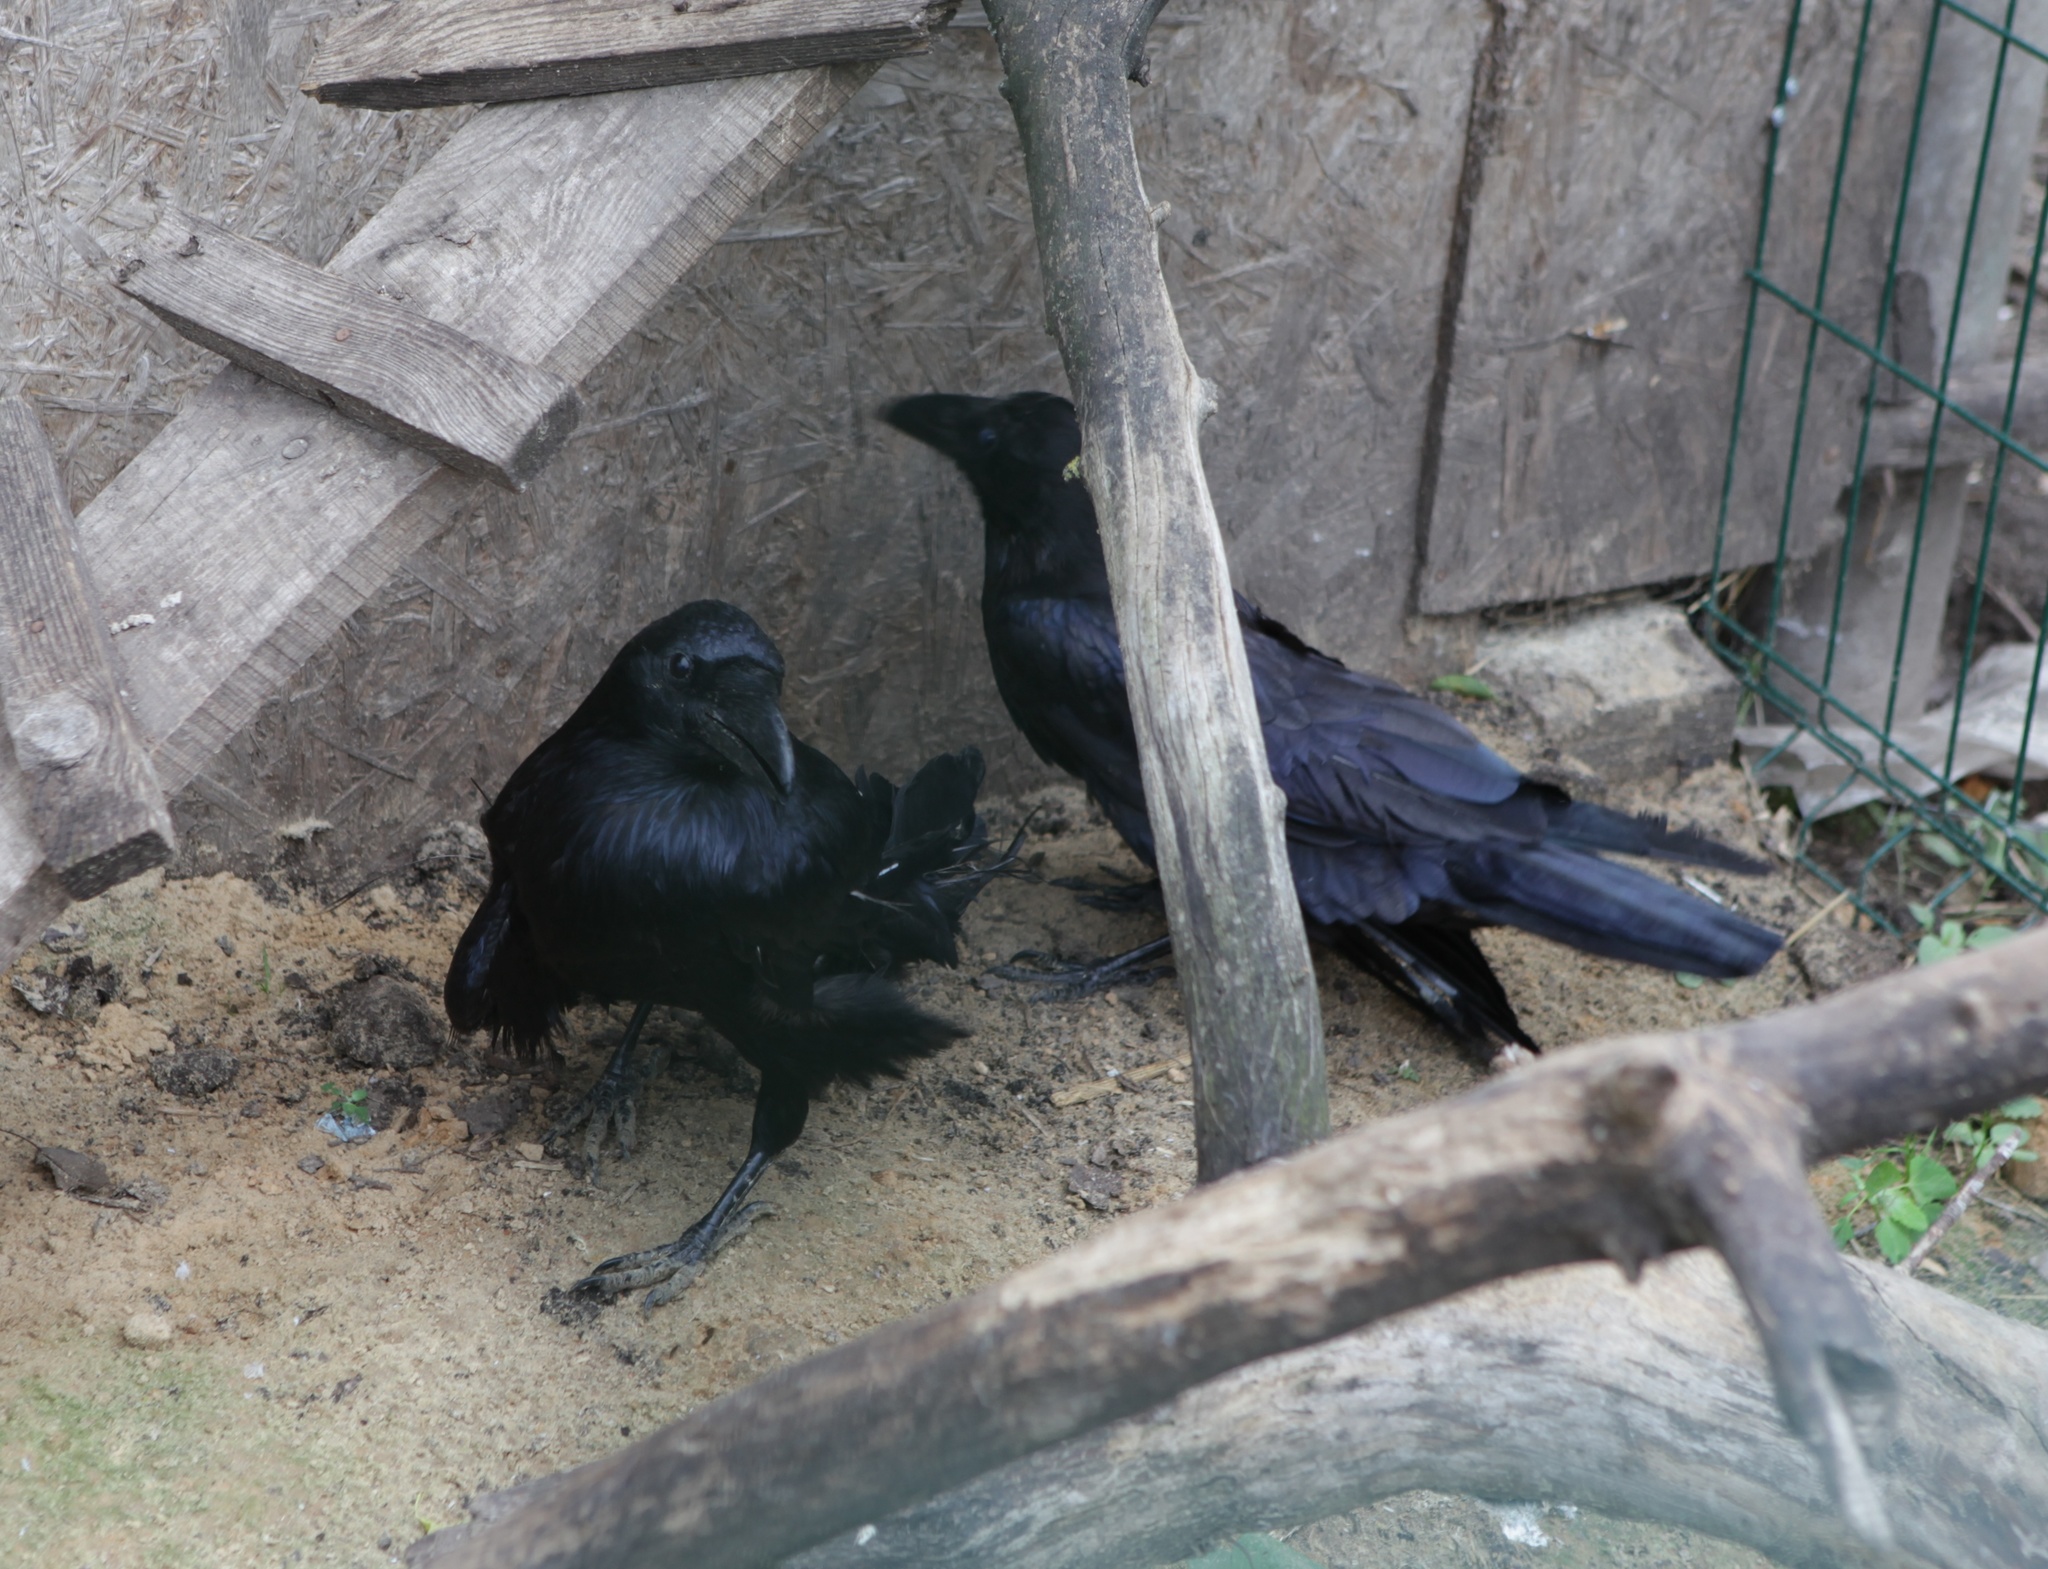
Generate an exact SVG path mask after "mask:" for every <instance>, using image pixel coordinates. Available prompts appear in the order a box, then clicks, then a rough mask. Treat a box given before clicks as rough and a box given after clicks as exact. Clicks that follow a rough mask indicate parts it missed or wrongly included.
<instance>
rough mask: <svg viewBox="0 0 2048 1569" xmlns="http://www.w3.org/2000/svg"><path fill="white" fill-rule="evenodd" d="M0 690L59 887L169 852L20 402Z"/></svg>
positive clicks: (0, 476)
mask: <svg viewBox="0 0 2048 1569" xmlns="http://www.w3.org/2000/svg"><path fill="white" fill-rule="evenodd" d="M0 699H4V702H5V706H6V712H7V731H8V734H9V735H10V736H11V737H12V738H13V740H14V758H15V761H16V763H18V764H19V765H20V768H21V773H22V777H23V779H24V782H25V783H26V784H27V787H28V790H27V794H28V802H27V805H28V819H29V826H30V829H31V831H32V833H33V835H34V837H35V840H36V842H37V843H38V844H39V845H40V846H41V848H42V855H43V860H44V861H45V863H46V864H47V865H48V867H49V869H50V872H51V873H52V875H54V877H55V878H56V880H57V881H58V882H59V883H60V884H62V886H63V890H64V892H65V893H66V894H68V895H70V896H71V897H72V898H74V899H89V898H91V897H92V896H93V895H94V894H96V893H100V892H102V891H104V890H105V889H108V888H111V887H113V886H114V884H116V883H118V882H122V881H124V880H126V879H127V878H130V877H133V876H135V875H136V874H137V873H138V872H145V871H148V870H149V868H150V867H152V866H161V865H163V863H164V862H165V861H168V860H169V859H170V858H171V852H172V850H173V848H174V847H175V845H176V843H177V838H176V835H175V834H174V833H173V832H172V830H171V814H170V809H169V808H168V807H167V806H166V805H165V803H164V793H163V789H162V787H161V786H160V785H159V784H158V783H157V777H156V770H155V768H153V767H152V766H150V761H149V752H148V750H147V748H146V747H145V746H144V745H143V742H142V738H141V737H140V736H139V735H137V734H136V730H135V723H134V721H133V720H132V719H130V718H129V716H128V706H127V704H125V703H124V702H122V701H121V689H120V683H119V681H118V680H117V679H116V677H115V674H114V647H113V638H112V636H111V635H110V633H109V631H108V628H107V619H106V617H105V615H103V614H102V613H101V610H100V606H99V600H98V596H97V595H95V594H94V592H93V589H92V583H91V580H90V578H89V577H88V576H87V575H86V571H85V567H84V564H83V563H82V562H80V560H79V559H78V549H77V540H76V537H75V535H74V533H73V529H72V522H71V508H70V506H69V505H68V504H67V503H66V501H65V499H64V487H63V484H62V482H61V481H60V480H59V478H58V475H57V464H56V460H55V458H54V457H53V456H52V455H51V453H50V448H49V444H48V442H47V441H45V440H44V437H43V427H42V424H41V422H40V421H38V420H37V418H36V415H35V411H34V410H33V409H31V408H30V407H29V406H28V405H27V404H26V403H24V402H23V401H22V400H21V399H19V398H4V399H0Z"/></svg>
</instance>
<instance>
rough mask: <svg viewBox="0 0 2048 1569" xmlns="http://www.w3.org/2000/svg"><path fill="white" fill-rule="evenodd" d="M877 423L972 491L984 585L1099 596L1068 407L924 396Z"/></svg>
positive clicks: (1051, 399) (1038, 400)
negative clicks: (949, 464) (937, 457)
mask: <svg viewBox="0 0 2048 1569" xmlns="http://www.w3.org/2000/svg"><path fill="white" fill-rule="evenodd" d="M882 418H883V419H885V420H887V421H888V422H889V423H890V424H891V425H894V426H895V427H896V428H897V429H898V430H900V431H902V432H903V433H904V434H905V435H907V436H915V437H916V438H917V439H918V440H919V441H921V442H923V443H924V444H925V445H926V446H928V447H935V448H937V449H938V450H939V451H940V452H943V453H944V454H945V455H946V456H947V457H949V458H951V459H952V460H953V461H954V462H955V463H957V464H958V465H959V466H960V471H961V472H962V473H963V474H965V475H966V476H967V479H968V482H969V483H970V484H972V485H973V486H974V494H975V497H976V499H978V500H979V501H980V502H981V516H982V521H983V523H984V524H985V525H986V530H985V534H984V540H985V543H986V546H987V552H988V560H987V565H988V579H987V581H988V583H989V584H990V585H1001V586H1002V588H1003V589H1004V590H1005V591H1008V590H1012V589H1015V590H1022V589H1026V588H1029V589H1031V590H1033V591H1045V592H1054V593H1065V594H1073V593H1104V594H1106V593H1108V591H1109V579H1108V576H1107V573H1106V571H1105V569H1104V566H1103V562H1102V541H1101V538H1100V537H1099V536H1098V535H1097V533H1096V528H1095V503H1094V500H1093V499H1092V498H1091V497H1090V496H1089V494H1088V487H1087V485H1085V484H1084V483H1082V480H1081V478H1080V475H1079V473H1078V472H1077V471H1076V469H1075V467H1074V459H1075V458H1077V457H1079V456H1080V453H1081V427H1080V425H1079V423H1078V422H1077V421H1076V420H1075V418H1074V405H1073V404H1071V403H1069V402H1068V401H1067V400H1066V399H1065V398H1061V397H1055V396H1054V395H1053V394H1052V393H1050V392H1020V393H1017V394H1015V395H1014V396H1012V397H1008V398H969V397H963V396H961V395H959V394H957V393H950V392H927V393H923V394H921V395H920V396H918V397H914V398H901V399H898V400H897V401H896V402H894V403H892V404H890V405H889V406H888V407H887V408H885V409H883V410H882ZM987 592H988V590H987V589H984V594H986V593H987Z"/></svg>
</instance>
